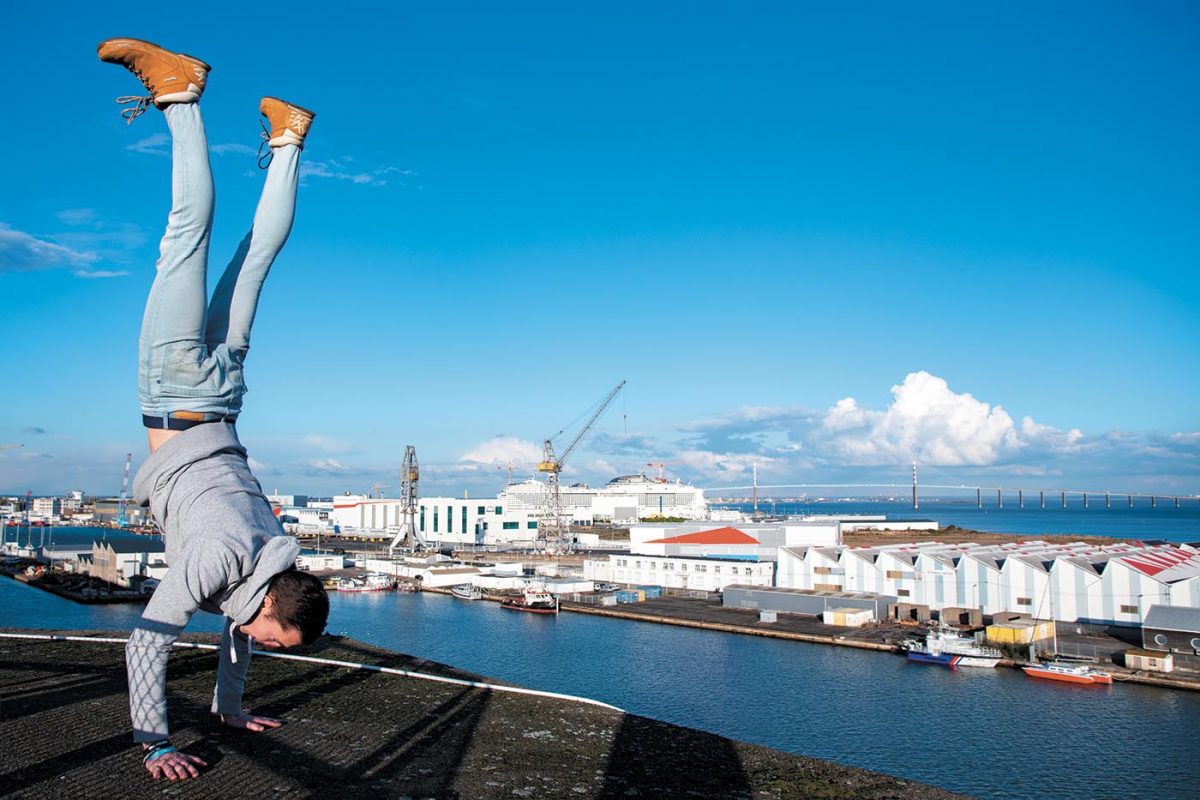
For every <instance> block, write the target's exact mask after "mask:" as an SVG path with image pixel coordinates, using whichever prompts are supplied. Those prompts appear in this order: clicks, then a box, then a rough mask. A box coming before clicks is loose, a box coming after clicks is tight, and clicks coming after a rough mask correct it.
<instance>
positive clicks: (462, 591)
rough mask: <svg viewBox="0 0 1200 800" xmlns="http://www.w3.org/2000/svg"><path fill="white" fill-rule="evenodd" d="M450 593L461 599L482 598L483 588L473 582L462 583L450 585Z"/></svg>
mask: <svg viewBox="0 0 1200 800" xmlns="http://www.w3.org/2000/svg"><path fill="white" fill-rule="evenodd" d="M450 594H452V595H454V596H455V597H457V598H459V599H461V600H482V599H483V590H482V589H480V588H479V587H478V586H476V585H475V584H473V583H460V584H458V585H457V586H451V587H450Z"/></svg>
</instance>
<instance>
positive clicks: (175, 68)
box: [96, 39, 212, 122]
mask: <svg viewBox="0 0 1200 800" xmlns="http://www.w3.org/2000/svg"><path fill="white" fill-rule="evenodd" d="M96 53H97V54H98V55H99V56H100V60H101V61H105V62H107V63H109V64H120V65H121V66H123V67H125V68H126V69H128V70H129V71H130V72H132V73H133V74H134V75H136V76H137V77H138V79H139V80H141V82H142V84H143V85H144V86H145V87H146V90H147V91H149V92H150V97H149V98H120V99H118V101H117V102H132V101H133V100H137V101H138V104H137V106H135V107H134V108H132V109H125V111H123V112H122V115H123V116H125V118H126V119H128V120H129V121H130V122H133V120H134V118H136V117H137V116H139V115H140V114H142V113H143V112H145V110H146V107H147V106H148V105H149V104H150V103H151V102H153V103H154V105H156V106H158V107H159V108H162V107H163V106H165V105H167V104H168V103H194V102H196V101H197V100H199V99H200V95H201V94H203V93H204V85H205V84H206V83H207V82H208V73H209V71H210V70H211V69H212V67H210V66H209V65H208V64H205V63H204V62H203V61H201V60H200V59H198V58H194V57H192V56H189V55H186V54H184V53H172V52H171V51H170V50H164V49H163V48H161V47H159V46H158V45H156V44H151V43H150V42H144V41H142V40H141V39H109V40H107V41H104V42H101V43H100V45H99V46H98V47H97V48H96Z"/></svg>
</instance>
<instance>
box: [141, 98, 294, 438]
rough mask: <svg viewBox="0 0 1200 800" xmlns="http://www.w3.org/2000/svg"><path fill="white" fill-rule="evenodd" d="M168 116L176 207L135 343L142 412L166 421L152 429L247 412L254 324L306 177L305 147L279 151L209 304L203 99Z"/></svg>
mask: <svg viewBox="0 0 1200 800" xmlns="http://www.w3.org/2000/svg"><path fill="white" fill-rule="evenodd" d="M163 113H164V115H165V116H166V118H167V127H168V128H170V130H171V138H172V147H171V158H172V162H173V163H172V167H171V214H170V216H169V217H168V218H167V230H166V233H165V234H163V239H162V243H161V245H160V246H159V258H158V266H157V274H156V275H155V278H154V285H153V286H151V287H150V297H149V298H148V299H147V301H146V313H145V316H143V318H142V335H141V339H140V340H139V342H138V394H139V397H140V400H141V406H142V414H143V415H145V416H147V417H155V418H158V419H160V420H161V421H162V424H161V425H160V424H155V425H154V427H166V418H167V417H169V416H172V415H174V414H175V413H176V412H179V411H190V412H199V413H201V414H204V418H205V419H207V420H217V419H222V418H229V417H236V416H237V414H238V413H239V412H240V411H241V409H242V396H243V395H244V394H245V393H246V383H245V380H244V379H243V377H242V367H243V364H244V363H245V361H246V353H247V351H248V350H249V348H250V328H251V327H252V326H253V325H254V314H255V312H256V310H257V309H258V298H259V294H260V293H261V292H262V286H263V281H265V280H266V278H267V273H268V272H270V270H271V264H272V263H273V262H274V261H275V257H276V256H277V255H278V254H279V251H280V250H282V249H283V245H284V243H285V242H286V241H287V238H288V234H289V233H291V230H292V219H293V217H294V216H295V211H296V188H297V186H298V184H299V176H300V148H298V147H296V146H295V145H285V146H283V147H278V148H275V150H274V158H273V159H272V161H271V165H270V167H268V169H267V179H266V183H265V184H264V186H263V191H262V197H261V199H260V200H259V202H258V209H257V211H255V214H254V225H253V226H252V227H251V229H250V232H249V233H248V234H246V238H244V239H242V243H241V244H240V245H239V246H238V249H237V252H236V253H235V254H234V256H233V260H232V261H230V262H229V266H227V267H226V268H225V272H224V274H223V275H221V280H220V282H219V283H218V284H217V288H216V289H215V290H214V292H213V296H212V300H211V301H208V300H207V298H208V244H209V239H210V237H211V234H212V218H213V180H212V169H211V167H210V165H209V162H208V140H207V138H206V136H205V134H204V119H203V118H202V117H201V115H200V105H199V104H198V103H175V104H172V105H168V106H166V108H164V109H163ZM147 424H148V425H149V422H147Z"/></svg>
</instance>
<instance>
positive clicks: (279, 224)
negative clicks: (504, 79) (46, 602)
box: [98, 39, 329, 780]
mask: <svg viewBox="0 0 1200 800" xmlns="http://www.w3.org/2000/svg"><path fill="white" fill-rule="evenodd" d="M98 52H99V55H100V60H101V61H106V62H109V63H112V64H119V65H121V66H124V67H126V68H127V69H129V70H130V71H131V72H133V73H134V74H135V75H136V76H137V77H138V78H140V79H141V81H142V83H143V84H144V85H145V87H146V89H147V90H149V92H150V96H149V97H142V98H136V97H132V98H122V99H121V100H120V101H119V102H134V101H136V103H137V104H136V105H135V106H133V107H132V108H129V109H126V110H125V111H124V112H123V115H124V116H125V117H126V118H127V119H128V120H129V121H130V122H132V121H133V120H134V119H135V118H136V117H137V116H139V115H140V114H142V113H144V112H145V111H146V109H147V108H148V107H149V106H150V105H151V104H153V105H154V106H156V107H157V108H160V109H162V112H163V115H164V116H165V117H166V121H167V127H168V128H169V129H170V131H171V138H172V150H171V153H172V168H171V200H172V203H171V214H170V216H169V217H168V220H167V229H166V233H165V234H164V236H163V239H162V244H161V245H160V250H159V259H158V265H157V273H156V275H155V278H154V284H153V286H151V288H150V296H149V299H148V300H147V302H146V312H145V316H144V317H143V319H142V333H141V338H140V341H139V347H138V392H139V395H140V400H141V409H142V421H143V423H144V425H145V426H146V428H147V429H148V431H147V434H148V438H149V444H150V456H149V458H147V459H146V462H145V463H144V464H143V465H142V467H141V469H139V470H138V474H137V477H136V478H135V480H134V496H135V499H136V500H137V502H138V503H140V504H141V505H143V506H146V505H148V506H149V507H150V510H151V513H152V514H153V515H154V519H155V521H156V522H157V523H158V525H159V527H161V529H162V531H163V540H164V542H165V545H166V558H167V563H168V564H169V565H170V569H169V570H168V571H167V574H166V576H165V577H164V578H163V580H162V583H161V584H160V585H159V587H158V589H157V590H156V591H155V592H154V596H153V597H152V598H151V600H150V602H149V603H148V604H147V606H146V610H145V613H143V614H142V618H141V620H140V622H139V623H138V625H137V627H136V628H135V629H134V631H133V633H132V635H131V636H130V637H129V643H128V645H127V646H126V648H125V661H126V667H127V669H128V673H129V709H130V715H131V716H132V718H133V738H134V741H135V742H139V743H141V744H142V747H143V750H144V754H143V763H144V764H145V766H146V769H147V770H149V772H150V774H151V775H153V776H154V777H155V778H156V779H157V778H160V777H166V778H169V779H171V780H180V779H185V778H189V777H196V776H197V775H198V774H199V773H198V772H197V769H196V767H197V766H206V765H205V763H204V762H203V761H202V760H200V759H199V758H197V757H195V756H190V755H187V754H185V753H182V752H179V751H177V750H175V748H174V747H172V746H171V743H170V740H169V739H168V738H167V736H168V729H167V704H166V677H167V656H168V654H169V653H170V650H171V646H172V644H173V643H174V642H175V640H176V639H177V638H178V636H179V634H180V633H181V632H182V631H183V629H184V626H186V625H187V623H188V620H189V619H191V616H192V614H193V613H195V612H196V610H197V609H203V610H205V611H210V612H213V613H218V614H223V615H224V616H225V617H226V620H225V623H226V624H225V627H224V632H223V633H222V636H221V651H220V664H219V666H218V668H217V682H216V690H215V691H214V695H213V702H212V712H213V713H214V714H218V715H219V716H220V719H221V722H223V723H224V724H225V725H229V726H231V727H234V728H242V729H246V730H251V731H262V730H265V729H266V728H275V727H278V726H279V725H280V724H282V723H281V722H280V721H279V720H275V719H270V718H268V717H258V716H254V715H251V714H247V713H246V712H245V711H244V710H243V709H242V690H243V688H244V686H245V682H246V668H247V666H248V664H249V661H250V646H251V641H252V640H253V641H254V642H256V643H257V644H258V645H259V646H261V647H266V648H272V649H273V648H279V647H293V646H296V645H299V644H308V643H310V642H312V641H313V640H314V639H316V638H317V637H318V636H320V635H321V632H322V631H323V630H324V629H325V621H326V618H327V617H328V614H329V599H328V597H327V596H326V594H325V590H324V588H323V587H322V586H321V582H320V581H319V580H318V579H317V578H315V577H314V576H312V575H309V574H308V573H305V572H298V571H297V570H296V569H295V561H296V557H297V555H299V551H300V548H299V545H298V544H297V543H296V541H295V539H293V538H291V537H289V536H287V535H286V534H285V533H284V532H283V530H282V528H281V527H280V524H279V522H278V520H277V519H276V518H275V515H274V514H273V513H272V510H271V506H270V503H269V502H268V501H267V499H266V497H265V496H264V495H263V492H262V487H261V486H260V485H259V483H258V481H257V480H255V478H254V476H253V475H252V474H251V472H250V468H249V465H248V463H247V456H246V449H245V448H244V447H243V446H242V444H241V442H240V441H239V440H238V436H237V431H236V429H235V427H234V423H235V421H236V419H237V416H238V413H239V412H240V411H241V408H242V395H243V394H245V392H246V385H245V382H244V381H243V378H242V367H243V364H244V363H245V360H246V353H247V351H248V349H249V347H250V328H251V326H252V325H253V323H254V314H255V311H256V309H257V307H258V298H259V294H260V292H261V290H262V285H263V281H264V280H265V279H266V277H267V272H268V271H269V270H270V268H271V264H272V262H273V261H274V260H275V257H276V255H278V253H279V251H280V250H281V249H282V248H283V245H284V242H285V241H286V240H287V237H288V234H289V232H290V231H291V227H292V219H293V216H294V213H295V206H296V188H297V184H298V182H299V160H300V150H301V148H302V147H303V146H304V138H305V136H306V135H307V134H308V129H309V126H310V125H311V123H312V120H313V114H312V112H310V111H307V110H305V109H303V108H301V107H299V106H296V105H292V104H290V103H286V102H284V101H282V100H278V99H276V98H272V97H264V98H263V99H262V102H261V104H260V106H259V108H260V111H261V112H262V114H263V115H264V116H265V117H267V119H268V121H269V122H270V126H271V130H270V133H269V134H266V133H264V137H265V138H266V139H267V140H268V141H267V144H268V145H269V146H270V148H271V150H270V157H271V163H270V165H269V167H268V169H267V177H266V183H265V185H264V187H263V192H262V198H261V200H260V201H259V204H258V210H257V211H256V212H255V215H254V224H253V227H252V228H251V230H250V233H249V234H247V235H246V237H245V239H243V240H242V242H241V245H240V246H239V247H238V249H237V253H236V254H235V255H234V257H233V260H232V261H231V262H230V263H229V266H228V267H227V268H226V269H225V272H224V274H223V275H222V276H221V280H220V282H219V283H218V284H217V288H216V289H215V291H214V292H213V296H212V300H211V302H207V294H208V292H207V265H208V245H209V237H210V234H211V231H212V213H213V181H212V172H211V169H210V166H209V161H208V144H207V141H206V139H205V134H204V122H203V120H202V118H201V116H200V105H199V102H198V101H199V100H200V95H201V94H202V93H203V91H204V87H205V84H206V82H207V79H208V72H209V69H210V68H209V66H208V65H207V64H205V63H204V62H203V61H201V60H199V59H197V58H193V57H191V56H188V55H184V54H183V53H173V52H170V51H168V50H164V49H163V48H161V47H158V46H156V45H153V44H150V43H149V42H143V41H140V40H138V39H109V40H108V41H106V42H103V43H101V45H100V47H99V48H98ZM264 127H265V126H264Z"/></svg>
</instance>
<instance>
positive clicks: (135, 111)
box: [117, 95, 154, 125]
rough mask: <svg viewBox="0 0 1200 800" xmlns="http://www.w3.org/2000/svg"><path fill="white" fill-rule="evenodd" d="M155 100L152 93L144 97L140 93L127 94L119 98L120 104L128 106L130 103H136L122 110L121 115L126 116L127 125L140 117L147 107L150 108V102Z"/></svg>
mask: <svg viewBox="0 0 1200 800" xmlns="http://www.w3.org/2000/svg"><path fill="white" fill-rule="evenodd" d="M153 102H154V97H153V96H151V95H145V96H144V97H139V96H138V95H125V96H124V97H118V98H117V103H119V104H120V105H123V106H127V105H129V104H130V103H133V104H134V105H133V106H132V107H131V108H125V109H122V110H121V116H122V117H124V118H125V124H126V125H132V124H133V121H134V120H135V119H137V118H138V117H140V116H141V115H142V114H145V113H146V109H147V108H149V107H150V104H151V103H153Z"/></svg>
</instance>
